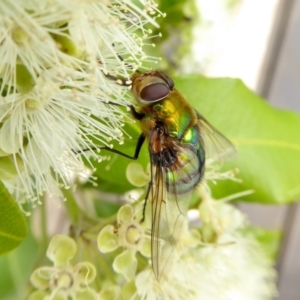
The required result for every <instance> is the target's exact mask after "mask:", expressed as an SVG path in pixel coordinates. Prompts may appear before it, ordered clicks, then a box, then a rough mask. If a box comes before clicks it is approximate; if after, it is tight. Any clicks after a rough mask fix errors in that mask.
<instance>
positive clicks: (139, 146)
mask: <svg viewBox="0 0 300 300" xmlns="http://www.w3.org/2000/svg"><path fill="white" fill-rule="evenodd" d="M144 141H145V136H144V135H143V134H141V135H140V137H139V139H138V141H137V144H136V148H135V152H134V155H133V156H130V155H128V154H126V153H123V152H121V151H119V150H116V149H112V148H110V147H107V146H103V147H95V148H87V149H83V150H78V151H75V150H73V152H74V153H75V154H80V153H83V152H86V151H91V150H98V149H101V150H107V151H109V152H112V153H116V154H118V155H121V156H123V157H126V158H129V159H132V160H137V159H138V157H139V154H140V151H141V148H142V146H143V143H144Z"/></svg>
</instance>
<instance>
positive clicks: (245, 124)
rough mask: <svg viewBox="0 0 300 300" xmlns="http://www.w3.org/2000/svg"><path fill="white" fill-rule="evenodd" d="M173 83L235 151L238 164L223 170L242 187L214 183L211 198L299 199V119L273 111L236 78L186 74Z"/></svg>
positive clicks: (281, 200)
mask: <svg viewBox="0 0 300 300" xmlns="http://www.w3.org/2000/svg"><path fill="white" fill-rule="evenodd" d="M175 84H176V87H177V88H178V90H179V91H181V92H182V93H183V95H184V96H185V97H186V98H187V99H188V101H189V102H190V103H191V104H192V105H193V106H194V108H195V109H196V110H197V111H199V112H200V113H201V114H202V115H203V116H204V117H205V118H206V119H207V120H208V121H209V122H210V123H211V124H212V125H213V126H215V127H216V128H217V129H218V130H219V131H220V132H221V133H223V134H224V135H225V136H226V137H228V138H229V139H230V140H231V141H232V142H233V143H234V144H235V146H236V149H237V152H238V153H237V159H236V160H234V161H231V162H228V163H226V164H225V166H224V167H226V169H228V168H231V169H233V168H236V167H237V168H238V169H239V171H240V173H239V174H238V177H239V178H241V179H242V183H237V182H233V181H228V180H226V181H218V183H217V185H211V187H212V191H213V194H214V196H215V197H217V198H219V197H224V195H229V194H234V193H237V192H240V191H245V190H248V189H254V190H255V193H254V194H251V195H249V196H246V197H244V198H243V200H244V201H253V202H262V203H277V204H279V203H291V202H294V201H296V200H297V199H299V198H300V181H299V178H300V159H299V157H300V117H299V115H298V114H296V113H295V112H291V111H286V110H282V109H277V108H275V107H272V106H271V105H270V104H269V103H267V102H266V101H265V100H264V99H262V98H261V97H259V96H258V95H256V94H254V93H253V92H252V91H250V90H249V89H248V88H247V87H246V86H245V85H244V84H243V82H242V81H241V80H239V79H230V78H215V79H208V78H205V77H203V76H199V75H185V76H181V77H178V78H175Z"/></svg>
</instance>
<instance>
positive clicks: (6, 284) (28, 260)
mask: <svg viewBox="0 0 300 300" xmlns="http://www.w3.org/2000/svg"><path fill="white" fill-rule="evenodd" d="M45 250H46V249H44V248H42V247H41V246H40V245H38V244H37V243H36V241H35V239H34V238H33V236H32V235H31V234H30V233H29V234H28V235H27V236H26V238H25V240H24V241H23V243H22V244H21V245H20V247H18V248H16V249H14V250H13V251H11V252H10V253H8V254H7V255H3V256H1V257H0V270H1V272H0V283H1V284H0V299H3V300H4V299H5V300H15V299H25V298H26V296H25V295H26V294H27V293H28V279H29V277H30V274H31V272H32V271H33V270H34V267H36V265H35V264H36V263H37V261H40V260H39V259H41V257H44V252H45ZM26 299H27V298H26Z"/></svg>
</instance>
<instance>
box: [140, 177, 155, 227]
mask: <svg viewBox="0 0 300 300" xmlns="http://www.w3.org/2000/svg"><path fill="white" fill-rule="evenodd" d="M151 187H152V181H150V182H149V185H148V189H147V193H146V196H145V201H144V205H143V215H142V219H141V221H140V222H141V223H143V222H144V221H145V215H146V207H147V202H148V198H149V194H150V190H151Z"/></svg>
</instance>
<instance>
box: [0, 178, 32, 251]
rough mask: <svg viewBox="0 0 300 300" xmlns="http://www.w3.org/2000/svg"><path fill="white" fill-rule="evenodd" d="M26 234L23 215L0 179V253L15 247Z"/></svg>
mask: <svg viewBox="0 0 300 300" xmlns="http://www.w3.org/2000/svg"><path fill="white" fill-rule="evenodd" d="M26 234H27V225H26V220H25V217H24V215H23V213H22V212H21V211H20V209H19V207H18V205H17V204H16V202H15V201H14V199H13V198H12V197H11V195H10V194H9V193H8V191H7V189H6V188H5V186H4V185H3V183H2V182H1V181H0V254H4V253H7V252H9V251H11V250H12V249H14V248H16V247H17V246H18V245H19V244H20V243H21V242H22V241H23V239H24V238H25V237H26Z"/></svg>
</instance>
